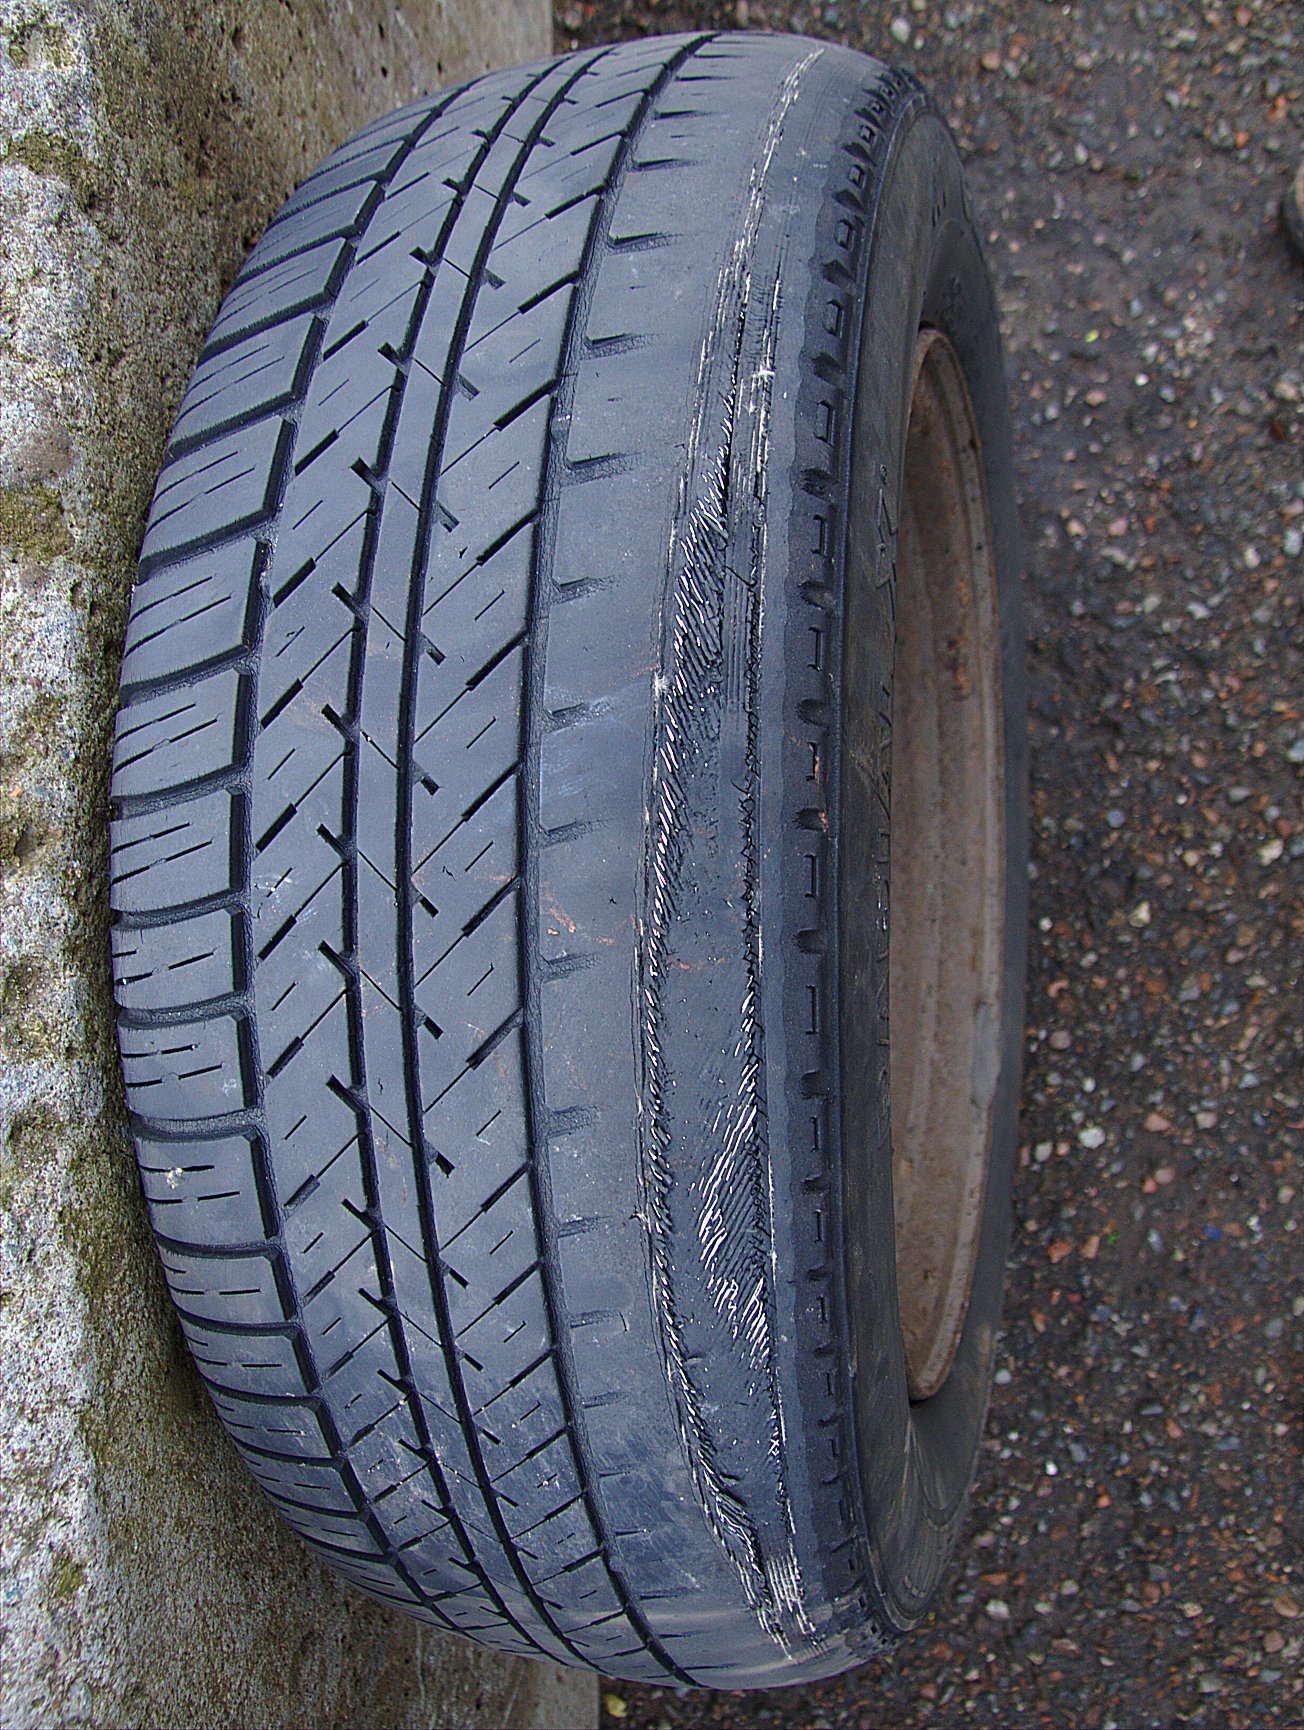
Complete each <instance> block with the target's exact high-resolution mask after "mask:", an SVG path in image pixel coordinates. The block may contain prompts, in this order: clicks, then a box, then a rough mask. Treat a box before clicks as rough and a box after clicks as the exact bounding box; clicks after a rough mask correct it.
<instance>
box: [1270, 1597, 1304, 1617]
mask: <svg viewBox="0 0 1304 1730" xmlns="http://www.w3.org/2000/svg"><path fill="white" fill-rule="evenodd" d="M1272 1607H1273V1609H1274V1610H1275V1611H1276V1612H1277V1614H1278V1615H1279V1616H1281V1617H1283V1618H1284V1619H1285V1620H1286V1621H1287V1622H1293V1621H1294V1620H1295V1618H1296V1617H1297V1616H1298V1615H1299V1613H1300V1611H1299V1599H1298V1598H1296V1597H1294V1596H1293V1595H1292V1594H1291V1593H1290V1592H1278V1593H1276V1595H1275V1596H1274V1597H1273V1600H1272Z"/></svg>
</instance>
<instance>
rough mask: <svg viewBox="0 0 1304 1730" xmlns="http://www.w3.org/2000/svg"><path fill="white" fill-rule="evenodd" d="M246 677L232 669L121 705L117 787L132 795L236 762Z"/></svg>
mask: <svg viewBox="0 0 1304 1730" xmlns="http://www.w3.org/2000/svg"><path fill="white" fill-rule="evenodd" d="M246 684H247V682H246V681H245V680H244V679H243V678H242V676H241V675H240V674H239V673H237V672H236V671H235V670H234V669H227V670H226V671H224V672H220V673H210V674H209V675H208V677H207V678H202V679H192V680H191V681H190V683H189V684H186V685H181V686H176V687H172V688H169V689H168V690H166V691H160V692H158V693H157V694H156V695H154V696H151V697H143V698H137V700H136V701H135V702H133V703H128V704H126V705H125V706H124V707H123V708H121V709H119V711H118V719H117V725H116V726H115V728H114V741H113V791H114V795H115V797H117V798H119V799H128V798H133V797H138V796H139V795H141V794H147V793H161V792H163V791H164V790H165V789H166V788H169V787H180V786H182V785H184V784H185V783H186V782H187V781H198V780H200V779H202V778H203V777H204V776H207V775H214V774H217V773H218V771H219V770H222V769H230V768H232V767H233V766H234V765H235V763H236V762H237V756H238V751H239V746H240V719H241V714H242V710H243V707H244V705H243V701H242V697H243V693H244V691H245V689H246Z"/></svg>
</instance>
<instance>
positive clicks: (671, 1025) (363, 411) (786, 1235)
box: [111, 36, 999, 1686]
mask: <svg viewBox="0 0 1304 1730" xmlns="http://www.w3.org/2000/svg"><path fill="white" fill-rule="evenodd" d="M912 128H922V129H924V131H926V132H927V135H928V138H929V139H930V141H931V142H930V143H929V146H928V148H929V150H931V151H932V152H933V153H934V154H938V153H943V152H945V151H948V150H949V149H950V147H949V145H948V144H947V143H946V141H945V138H944V133H943V129H942V128H941V126H940V123H938V122H937V121H936V120H935V118H934V117H933V115H932V110H931V108H929V106H928V104H927V103H926V101H925V99H924V98H923V96H922V95H921V93H920V92H919V91H918V89H917V87H916V86H915V85H914V84H913V82H911V81H910V80H909V79H908V78H905V77H903V76H902V75H900V74H897V73H894V72H890V71H888V70H887V69H886V68H884V67H882V66H880V65H879V64H878V63H877V62H875V61H871V60H867V59H865V58H864V57H863V56H859V55H855V54H852V53H850V52H848V51H844V50H840V49H832V48H828V47H821V46H820V45H818V44H815V43H811V42H805V41H801V40H797V39H793V38H779V37H724V38H712V37H708V36H701V37H668V38H660V39H653V40H649V41H645V42H640V43H636V44H630V45H625V46H622V47H618V48H612V49H607V50H600V51H594V52H588V53H582V54H576V55H571V56H568V57H565V58H562V59H559V60H554V61H551V62H549V63H547V64H544V65H539V66H534V67H530V68H524V69H519V70H515V71H512V72H509V73H501V74H494V75H492V76H489V77H486V78H483V79H480V80H478V81H477V82H475V83H473V84H470V85H468V86H466V87H464V88H462V89H458V90H454V91H451V92H441V93H439V94H438V95H436V96H434V97H433V98H431V99H429V100H426V101H423V102H420V103H417V104H415V105H413V106H412V107H409V108H407V109H404V110H402V111H401V112H399V113H396V114H392V115H389V116H387V117H386V118H385V119H384V120H382V121H380V122H378V123H377V124H375V125H374V126H371V127H369V128H368V129H367V130H366V131H365V132H363V133H361V134H360V135H359V136H358V137H356V138H355V139H353V140H352V141H351V142H349V143H348V144H346V145H345V146H344V147H343V148H342V149H340V150H339V151H337V152H336V153H335V154H334V155H333V156H332V157H330V158H329V159H328V160H327V161H326V162H325V163H324V164H323V166H322V167H321V168H320V169H319V170H318V171H317V172H316V173H315V174H313V175H312V176H311V177H310V178H309V179H308V180H307V181H305V182H304V184H303V185H302V186H301V187H300V188H299V189H298V191H297V192H296V193H295V194H294V196H293V197H292V198H291V199H290V201H289V203H288V204H287V205H286V207H285V209H284V210H283V211H282V213H281V214H280V215H279V216H278V217H277V219H276V220H275V222H274V223H273V224H272V226H271V228H270V229H269V230H268V231H267V233H266V235H265V236H264V237H263V239H262V240H261V241H260V243H259V244H258V246H257V247H256V248H255V249H254V251H253V252H252V254H251V255H250V257H249V259H248V262H247V264H246V265H245V268H244V269H243V271H242V272H241V275H240V278H239V280H238V282H237V284H236V286H235V288H234V289H233V291H232V292H231V294H230V295H229V297H228V298H227V300H226V303H225V305H224V306H223V308H222V310H221V313H220V315H219V317H218V319H217V322H216V324H215V325H214V327H213V330H212V333H211V335H210V337H209V340H208V342H207V344H206V346H205V348H204V350H203V352H202V354H201V356H200V358H199V361H198V364H197V366H196V369H195V372H194V375H193V377H192V379H191V382H190V385H189V388H188V390H187V392H186V395H185V398H184V401H183V403H182V406H181V410H180V413H179V415H178V418H177V422H176V427H175V430H174V432H173V435H172V440H171V443H170V445H169V447H168V450H167V453H166V459H165V463H164V467H163V471H162V474H161V476H160V478H159V482H158V488H157V491H156V494H155V498H154V503H153V508H152V510H151V513H150V517H149V522H148V527H147V530H146V533H145V537H144V542H143V545H142V548H141V555H140V577H139V582H138V584H137V587H136V589H135V591H134V593H133V598H132V605H131V613H130V620H129V625H128V630H127V639H126V645H125V651H124V658H123V670H122V697H121V712H120V714H119V718H118V724H117V733H116V743H115V750H114V763H113V801H114V819H113V835H112V885H111V901H112V908H113V919H114V924H113V966H114V978H115V983H116V994H117V1001H118V1006H119V1017H120V1021H119V1025H120V1043H121V1052H122V1064H123V1072H124V1076H125V1082H126V1091H127V1099H128V1104H129V1107H130V1110H131V1113H132V1119H133V1126H134V1132H135V1136H136V1143H137V1149H138V1154H139V1163H140V1169H141V1175H142V1181H143V1185H144V1190H145V1195H146V1198H147V1202H148V1206H149V1210H150V1217H151V1220H152V1223H153V1226H154V1229H155V1232H156V1234H157V1237H158V1242H159V1247H160V1252H161V1255H162V1259H163V1265H164V1267H165V1269H166V1273H167V1278H168V1280H169V1282H170V1286H171V1290H172V1293H173V1296H174V1298H175V1300H176V1304H177V1307H178V1310H179V1313H180V1317H181V1325H182V1327H183V1329H184V1331H185V1335H186V1338H187V1340H188V1342H189V1345H190V1348H191V1351H192V1353H193V1355H194V1358H195V1361H196V1363H197V1365H198V1367H199V1369H200V1371H201V1373H202V1375H203V1377H204V1379H205V1381H206V1383H207V1385H208V1388H209V1390H210V1392H211V1395H212V1398H213V1401H214V1403H215V1404H216V1406H217V1409H218V1411H219V1413H220V1415H221V1417H222V1420H223V1422H224V1424H225V1425H226V1427H227V1429H228V1430H229V1432H230V1434H231V1436H232V1437H233V1439H234V1440H235V1442H236V1443H237V1445H238V1446H239V1448H240V1450H241V1452H242V1453H243V1455H244V1458H245V1459H246V1461H247V1463H248V1465H249V1467H250V1469H251V1470H252V1472H253V1473H254V1475H255V1477H256V1478H257V1480H258V1482H259V1483H260V1484H261V1485H262V1487H263V1489H264V1490H265V1491H266V1492H267V1494H268V1495H269V1496H270V1497H271V1499H272V1500H273V1502H274V1503H275V1505H276V1506H277V1508H278V1509H279V1510H280V1512H281V1513H282V1515H283V1516H284V1517H285V1518H286V1519H287V1520H288V1521H289V1523H290V1524H291V1525H292V1526H293V1527H294V1528H295V1529H296V1530H297V1531H298V1532H299V1533H300V1534H301V1535H302V1536H303V1537H304V1538H305V1539H306V1540H307V1541H308V1542H309V1543H310V1544H311V1545H312V1546H313V1548H314V1549H315V1550H317V1551H318V1552H319V1553H320V1554H321V1555H323V1556H324V1557H325V1558H326V1559H327V1560H328V1561H329V1562H330V1563H331V1564H332V1565H333V1566H335V1567H336V1568H337V1569H339V1570H340V1571H341V1572H342V1573H344V1574H345V1575H347V1576H348V1577H349V1578H350V1579H351V1580H353V1581H355V1582H356V1583H357V1584H358V1585H359V1586H361V1587H362V1588H363V1589H364V1590H365V1591H367V1592H369V1593H370V1594H372V1595H373V1596H375V1597H377V1598H380V1599H382V1600H385V1601H387V1602H389V1603H392V1604H395V1605H397V1606H399V1607H401V1608H402V1609H404V1610H406V1611H408V1612H410V1613H412V1614H414V1615H417V1616H420V1617H422V1618H424V1619H426V1620H428V1621H430V1622H432V1623H434V1624H436V1625H438V1626H439V1627H442V1628H445V1629H449V1630H453V1631H456V1632H458V1633H462V1634H466V1635H470V1636H473V1637H475V1638H477V1639H480V1640H483V1641H487V1642H490V1643H492V1644H494V1645H496V1646H498V1647H501V1648H503V1649H505V1650H508V1651H512V1652H517V1653H522V1654H526V1655H544V1656H547V1657H550V1658H553V1659H557V1660H560V1661H562V1662H567V1663H581V1664H587V1665H592V1666H595V1667H597V1668H598V1669H600V1670H602V1671H604V1672H607V1673H609V1674H611V1675H614V1676H620V1677H625V1678H629V1679H634V1680H640V1681H647V1682H667V1681H668V1682H678V1683H687V1682H692V1683H702V1684H708V1685H709V1684H714V1685H719V1686H740V1685H750V1684H756V1685H761V1684H769V1683H773V1682H781V1681H788V1680H792V1681H797V1680H802V1679H809V1678H812V1677H817V1676H821V1675H827V1674H831V1673H833V1672H835V1671H838V1670H840V1669H843V1668H845V1667H846V1666H847V1665H848V1664H850V1663H853V1662H856V1661H859V1660H860V1659H862V1658H863V1657H865V1656H867V1655H869V1654H871V1653H872V1652H874V1651H877V1650H881V1649H883V1648H884V1647H885V1646H887V1645H888V1644H890V1643H891V1642H892V1641H893V1640H894V1639H895V1638H896V1637H897V1636H898V1635H899V1634H900V1633H901V1632H902V1631H903V1630H904V1629H905V1628H906V1627H907V1626H908V1625H909V1624H910V1622H911V1621H912V1620H914V1619H915V1616H916V1615H917V1614H918V1613H919V1611H918V1607H917V1606H916V1605H915V1603H914V1601H913V1599H912V1597H911V1594H910V1593H909V1592H906V1593H904V1594H903V1593H902V1592H901V1591H899V1590H898V1589H897V1588H895V1587H893V1586H892V1585H891V1584H890V1583H889V1582H885V1580H884V1578H883V1577H882V1573H883V1564H882V1562H881V1558H880V1557H879V1555H878V1551H877V1547H876V1546H877V1544H878V1538H877V1536H876V1534H875V1532H874V1530H873V1521H872V1508H870V1511H869V1512H867V1511H866V1510H867V1507H868V1506H869V1502H867V1492H866V1489H865V1484H864V1482H863V1467H862V1464H858V1461H859V1460H861V1458H862V1456H861V1455H859V1454H858V1451H857V1450H858V1445H859V1444H858V1426H859V1427H861V1428H863V1426H864V1423H865V1416H864V1413H863V1412H859V1413H858V1410H857V1406H856V1396H855V1393H854V1390H853V1385H852V1362H853V1357H852V1353H853V1345H852V1332H853V1324H852V1322H851V1321H850V1320H849V1311H848V1304H847V1299H846V1296H845V1285H846V1271H845V1270H846V1266H847V1262H846V1255H845V1252H844V1247H843V1246H844V1236H845V1232H846V1231H847V1230H849V1229H852V1228H849V1227H847V1226H846V1224H845V1222H844V1213H845V1211H846V1210H845V1202H844V1192H843V1184H844V1177H845V1172H844V1165H843V1162H842V1159H841V1154H840V1152H839V1129H838V1104H837V1098H838V1083H837V1077H838V1074H839V1064H840V1063H841V1061H842V1058H841V1055H840V1051H841V1047H840V1045H839V1033H838V1011H837V1002H838V997H837V992H838V984H837V931H838V927H837V923H836V921H837V918H838V912H837V894H836V886H835V885H836V876H835V863H836V856H835V853H834V851H833V849H832V846H831V843H830V840H829V831H830V821H831V819H833V820H834V825H835V827H836V808H837V801H836V792H835V791H832V790H831V787H832V785H833V783H832V781H831V776H832V774H833V765H835V764H836V761H837V750H838V740H839V720H838V715H839V708H838V685H837V678H838V671H837V669H838V656H839V649H838V619H839V608H840V602H839V594H840V585H841V583H842V580H843V578H842V568H843V567H842V553H841V551H840V549H841V546H842V541H841V538H840V537H842V536H843V535H844V533H845V527H844V518H845V516H846V514H847V512H848V510H849V509H850V508H851V507H850V504H849V499H850V493H849V486H850V481H849V464H850V460H851V459H850V447H851V441H852V425H853V419H854V416H855V413H856V402H857V398H856V354H857V344H858V342H859V340H860V333H861V317H862V310H861V309H862V306H863V302H864V298H865V294H866V282H867V271H868V269H869V264H868V261H869V258H870V253H871V247H872V237H873V233H874V212H875V209H876V200H880V198H881V195H882V187H883V184H884V177H885V176H886V175H887V174H888V173H889V170H890V168H891V164H892V163H893V161H894V160H895V153H897V152H898V151H899V150H900V148H901V140H902V139H903V138H904V137H905V135H906V134H907V133H908V132H909V131H910V130H911V129H912ZM920 135H921V137H922V136H923V132H921V134H920ZM940 159H941V157H940V155H939V160H940ZM946 160H947V161H949V160H950V158H949V157H948V158H946ZM947 172H948V173H949V172H950V170H948V171H947ZM948 184H949V183H948ZM956 185H957V187H958V179H957V180H956ZM939 196H940V195H939ZM948 196H953V197H954V199H955V200H956V201H957V210H956V214H955V222H956V223H957V224H960V223H962V222H963V223H967V220H968V219H967V215H963V216H962V214H961V213H960V211H959V206H958V200H959V196H960V195H959V194H958V192H956V193H955V194H954V195H950V194H948ZM926 220H927V215H925V221H926ZM966 232H967V229H966ZM984 281H985V279H984ZM984 292H985V290H984ZM983 317H984V318H986V319H987V320H988V322H990V323H991V324H992V325H993V326H994V315H992V314H991V312H990V308H988V309H987V311H985V312H984V313H983ZM884 473H886V470H885V471H884ZM762 957H764V967H762ZM708 963H709V965H708ZM996 1187H997V1188H998V1189H999V1185H997V1186H996ZM998 1199H999V1198H998ZM981 1397H982V1396H981V1395H979V1403H980V1404H981ZM977 1421H978V1422H979V1423H980V1422H981V1414H980V1413H979V1417H978V1420H977ZM975 1445H976V1441H975ZM968 1470H969V1466H968V1464H965V1465H964V1467H963V1469H962V1471H961V1476H962V1477H963V1478H964V1480H965V1482H966V1483H967V1475H968ZM962 1490H963V1486H961V1488H960V1490H959V1491H957V1492H956V1496H955V1497H953V1498H951V1500H954V1501H955V1503H956V1505H955V1507H952V1506H951V1505H950V1501H949V1500H948V1498H949V1497H950V1491H949V1490H948V1491H945V1493H942V1492H939V1497H940V1500H939V1512H938V1514H937V1520H936V1522H935V1523H936V1525H937V1534H938V1535H937V1536H936V1541H934V1539H933V1538H929V1539H928V1540H927V1542H926V1543H924V1544H923V1547H922V1549H921V1552H920V1554H921V1557H923V1560H921V1562H920V1564H919V1565H920V1570H921V1592H922V1593H923V1594H924V1595H926V1592H927V1591H928V1590H931V1587H932V1583H933V1580H934V1578H935V1576H936V1575H937V1574H938V1573H939V1572H940V1569H941V1566H942V1563H943V1561H944V1554H945V1550H946V1548H947V1547H948V1546H949V1543H950V1541H951V1538H952V1536H953V1530H954V1525H955V1523H956V1520H957V1519H958V1517H959V1516H958V1512H957V1509H958V1507H959V1503H960V1500H961V1499H962ZM871 1500H872V1498H871ZM934 1551H936V1555H934ZM925 1575H926V1576H927V1578H926V1579H924V1578H923V1576H925Z"/></svg>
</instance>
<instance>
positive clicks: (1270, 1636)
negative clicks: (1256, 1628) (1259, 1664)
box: [1263, 1628, 1286, 1652]
mask: <svg viewBox="0 0 1304 1730" xmlns="http://www.w3.org/2000/svg"><path fill="white" fill-rule="evenodd" d="M1285 1644H1286V1637H1285V1635H1284V1634H1283V1633H1282V1631H1281V1629H1280V1628H1269V1629H1268V1632H1267V1633H1266V1634H1265V1635H1264V1636H1263V1650H1264V1651H1265V1652H1280V1651H1281V1649H1282V1647H1283V1646H1284V1645H1285Z"/></svg>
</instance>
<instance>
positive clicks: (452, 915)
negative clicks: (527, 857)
mask: <svg viewBox="0 0 1304 1730" xmlns="http://www.w3.org/2000/svg"><path fill="white" fill-rule="evenodd" d="M418 768H419V769H420V765H418ZM517 797H518V795H517V789H516V779H515V777H514V776H512V777H509V779H508V780H506V781H504V782H503V783H502V785H501V786H500V787H499V788H498V790H497V791H496V792H495V793H494V794H493V795H492V797H491V798H489V799H487V800H486V801H485V803H484V804H483V805H482V806H481V807H480V808H479V810H478V811H474V812H472V814H471V815H470V816H469V817H463V818H460V819H458V820H457V821H455V822H453V823H452V824H451V825H449V823H448V819H447V817H445V816H443V815H442V811H443V806H442V804H441V803H440V802H439V800H438V794H437V792H436V793H434V794H432V793H431V792H430V791H429V789H428V788H427V787H426V785H425V784H424V780H418V782H417V785H416V786H415V788H414V789H413V794H412V859H413V866H414V868H413V872H412V882H413V886H414V887H415V889H416V890H417V893H418V894H419V895H422V896H424V897H425V898H426V900H427V901H428V902H429V904H430V905H431V906H433V907H434V908H435V911H436V914H437V918H433V919H432V921H431V924H430V926H429V928H428V929H429V935H428V936H427V928H426V927H425V926H424V925H422V924H420V923H417V925H416V931H415V932H414V942H415V943H420V944H421V945H422V948H423V950H425V947H426V945H427V944H428V943H429V942H433V943H434V945H435V952H436V953H437V954H439V955H442V954H443V953H444V951H445V950H446V949H447V948H449V947H450V945H451V944H452V943H453V941H454V939H455V938H456V937H457V935H458V933H459V932H460V931H461V930H462V928H463V926H464V925H465V924H466V923H467V921H468V920H470V919H471V918H472V917H473V916H474V915H476V914H477V913H479V911H480V910H481V908H483V907H484V906H485V905H486V904H487V903H488V902H489V901H490V900H491V899H492V898H493V897H494V896H495V895H498V894H500V893H501V892H502V891H503V890H504V889H506V888H507V887H508V886H509V885H510V884H511V883H512V881H513V880H514V879H515V877H516V874H517V870H518V868H519V836H518V833H517V822H516V806H517ZM428 966H429V958H424V957H423V958H422V959H421V960H420V961H419V962H418V964H417V965H416V972H417V974H418V975H421V974H423V973H424V972H425V971H426V968H427V967H428Z"/></svg>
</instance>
